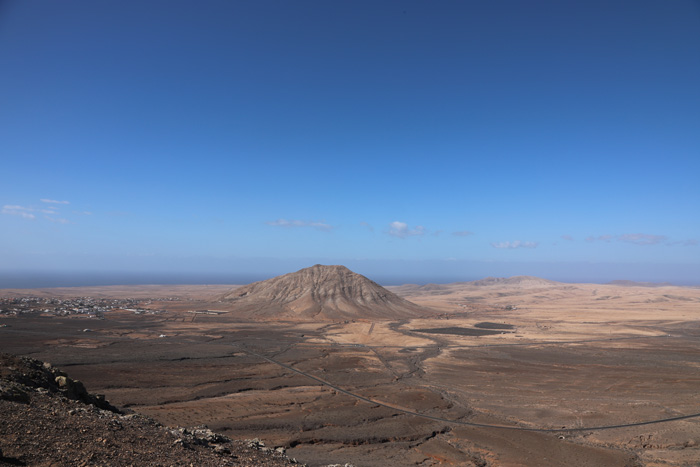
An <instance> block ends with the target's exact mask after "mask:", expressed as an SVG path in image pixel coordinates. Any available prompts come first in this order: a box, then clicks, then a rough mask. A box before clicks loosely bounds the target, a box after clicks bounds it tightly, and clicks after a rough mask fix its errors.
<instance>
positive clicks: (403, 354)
mask: <svg viewBox="0 0 700 467" xmlns="http://www.w3.org/2000/svg"><path fill="white" fill-rule="evenodd" d="M230 289H231V287H219V286H216V287H213V286H201V287H199V286H187V287H182V286H179V287H166V286H160V287H155V286H154V287H152V288H149V287H135V288H131V287H119V288H116V287H115V288H111V287H103V288H84V289H80V290H75V289H73V290H71V289H61V290H58V291H55V290H43V291H40V292H37V291H31V292H29V291H3V292H4V293H3V294H2V295H3V296H7V295H8V294H14V295H15V296H17V295H21V294H28V295H37V294H38V293H42V294H47V295H52V294H56V293H59V294H64V295H63V296H68V294H73V295H80V296H98V295H99V296H101V297H109V296H116V297H126V296H128V297H136V298H143V299H145V298H152V297H166V296H170V297H177V298H179V300H170V301H161V302H159V301H150V302H149V303H148V305H147V306H148V307H152V308H153V309H165V310H167V313H162V314H158V315H146V314H139V315H136V314H134V313H133V312H129V311H113V312H109V313H106V314H105V319H104V320H97V319H87V318H84V317H81V316H69V317H52V316H46V315H45V314H30V315H23V316H19V317H1V318H0V325H1V324H6V325H7V327H3V328H0V351H4V352H12V353H16V354H20V355H29V356H31V357H34V358H38V359H41V360H46V361H50V362H51V363H52V364H54V365H56V366H59V367H61V368H62V369H64V370H65V371H67V372H69V373H70V375H71V376H72V377H73V378H76V379H79V380H81V381H83V383H85V385H86V386H87V387H88V389H89V390H90V391H92V392H97V393H104V394H105V395H106V396H107V399H108V400H109V401H110V402H111V403H112V404H114V405H116V406H120V407H127V408H130V409H133V410H135V411H137V412H139V413H143V414H146V415H150V416H152V417H154V418H155V419H157V420H158V421H160V422H162V423H164V424H166V425H170V426H195V425H201V424H206V425H208V426H209V427H210V428H211V429H213V430H214V431H218V432H221V433H223V434H225V435H227V436H230V437H232V438H238V439H246V438H260V439H262V440H264V441H265V442H266V444H267V446H284V447H286V448H287V453H288V455H289V456H290V457H295V458H297V459H298V460H299V461H300V462H306V463H308V464H309V465H326V464H331V463H345V462H349V463H352V464H354V465H356V466H386V465H395V466H405V465H425V466H427V465H467V466H468V465H479V466H487V465H488V466H563V465H567V466H596V467H599V466H650V467H651V466H659V467H661V466H669V465H676V466H695V465H698V464H700V447H699V446H698V443H700V418H687V419H682V420H676V421H670V422H666V423H658V424H649V425H641V426H629V427H619V428H614V429H588V428H596V427H607V426H613V425H625V424H632V423H637V422H645V421H650V420H657V419H666V418H674V417H678V416H682V415H688V414H694V413H697V412H700V391H699V389H700V321H699V318H700V289H697V288H681V287H638V286H621V285H593V284H561V283H556V282H550V281H544V280H541V279H536V278H529V277H519V278H511V279H508V280H501V281H495V280H485V281H477V282H473V283H457V284H448V285H428V286H411V285H406V286H401V287H390V288H389V289H390V290H391V291H392V292H394V293H396V294H398V295H399V296H400V297H402V298H404V299H407V300H410V301H411V302H413V303H415V304H417V305H419V307H415V308H412V315H411V317H407V318H399V317H397V316H396V315H391V317H390V319H381V318H380V317H378V315H380V314H381V313H380V312H379V311H377V312H375V313H368V314H367V315H366V316H362V315H360V316H356V317H354V318H350V317H349V316H344V317H343V319H333V316H332V314H330V315H328V314H324V315H317V316H301V317H299V316H296V317H295V315H294V314H289V313H288V314H283V315H279V316H278V317H277V318H275V316H274V314H271V313H269V309H270V308H269V307H268V308H267V310H268V312H266V313H265V319H262V320H256V319H255V313H251V312H250V310H251V308H250V306H249V304H246V307H244V308H240V309H241V310H243V309H244V311H245V312H238V311H237V310H238V309H237V306H238V303H239V302H237V301H235V300H234V301H227V300H224V301H221V300H220V299H221V298H222V297H223V296H224V295H223V294H224V293H226V292H227V291H229V290H230ZM372 293H374V292H372ZM384 298H386V297H384ZM384 298H383V299H384ZM420 307H424V308H423V309H425V310H428V311H426V314H425V315H424V316H427V317H415V316H417V313H416V310H418V309H419V308H420ZM192 310H200V311H202V310H216V311H217V312H218V313H217V314H204V313H199V314H195V313H191V312H190V311H192ZM346 312H347V310H346ZM86 328H89V329H90V331H87V332H86V331H84V329H86ZM419 330H420V331H419ZM160 336H164V337H160ZM262 357H267V358H270V359H272V361H270V360H265V359H263V358H262ZM283 365H288V366H291V367H293V368H294V369H296V370H298V371H300V372H303V373H305V374H300V373H296V372H293V371H291V370H290V369H289V368H286V367H284V366H283ZM307 375H308V376H312V377H314V378H315V379H311V378H309V377H308V376H307ZM319 380H322V381H324V382H327V383H329V384H331V385H333V386H335V388H333V387H329V386H324V385H322V384H321V383H320V382H319ZM340 389H343V390H347V391H349V392H351V393H353V394H354V395H357V396H361V397H364V398H366V399H369V400H370V401H373V402H368V401H367V400H362V399H358V398H357V397H353V396H351V395H348V394H346V393H344V392H342V391H341V390H340ZM413 413H418V414H421V415H423V416H419V415H415V414H413ZM470 424H472V425H470ZM473 424H477V425H495V426H498V427H483V426H473ZM499 427H500V428H499ZM504 427H505V428H504ZM537 430H551V431H537ZM0 443H1V441H0ZM0 447H1V446H0Z"/></svg>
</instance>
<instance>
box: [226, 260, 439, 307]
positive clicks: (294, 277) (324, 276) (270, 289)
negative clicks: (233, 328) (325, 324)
mask: <svg viewBox="0 0 700 467" xmlns="http://www.w3.org/2000/svg"><path fill="white" fill-rule="evenodd" d="M220 300H221V301H222V302H224V303H225V302H229V303H230V305H232V307H233V310H234V311H236V312H237V314H239V315H244V316H247V317H251V318H258V317H260V318H270V317H282V318H291V317H297V318H322V319H401V318H411V317H417V316H426V315H432V314H434V312H433V311H432V310H430V309H427V308H423V307H421V306H418V305H416V304H415V303H411V302H409V301H407V300H404V299H403V298H401V297H399V296H397V295H395V294H394V293H392V292H389V291H388V290H386V289H385V288H384V287H382V286H380V285H379V284H377V283H375V282H373V281H371V280H369V279H367V278H366V277H364V276H362V275H360V274H356V273H354V272H352V271H351V270H349V269H348V268H346V267H345V266H323V265H320V264H317V265H315V266H312V267H310V268H305V269H301V270H299V271H297V272H293V273H290V274H285V275H283V276H278V277H274V278H272V279H269V280H266V281H261V282H255V283H253V284H249V285H247V286H244V287H240V288H237V289H234V290H232V291H230V292H228V293H225V294H224V295H222V296H221V297H220Z"/></svg>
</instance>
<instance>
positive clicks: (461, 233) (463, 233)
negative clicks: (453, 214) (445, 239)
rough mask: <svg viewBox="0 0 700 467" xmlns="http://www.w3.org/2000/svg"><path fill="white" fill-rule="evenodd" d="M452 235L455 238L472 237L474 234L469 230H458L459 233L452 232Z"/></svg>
mask: <svg viewBox="0 0 700 467" xmlns="http://www.w3.org/2000/svg"><path fill="white" fill-rule="evenodd" d="M452 235H454V236H455V237H468V236H470V235H474V232H470V231H469V230H460V231H459V232H452Z"/></svg>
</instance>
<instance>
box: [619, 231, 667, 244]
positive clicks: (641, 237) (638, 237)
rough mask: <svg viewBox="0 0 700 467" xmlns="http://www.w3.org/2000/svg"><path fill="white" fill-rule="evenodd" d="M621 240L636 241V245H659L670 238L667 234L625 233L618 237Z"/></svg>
mask: <svg viewBox="0 0 700 467" xmlns="http://www.w3.org/2000/svg"><path fill="white" fill-rule="evenodd" d="M617 239H618V240H619V241H621V242H626V243H634V244H635V245H657V244H659V243H661V242H664V241H666V240H667V239H668V237H666V236H665V235H649V234H641V233H635V234H624V235H620V236H618V237H617Z"/></svg>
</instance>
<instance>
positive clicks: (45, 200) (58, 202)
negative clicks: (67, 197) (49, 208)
mask: <svg viewBox="0 0 700 467" xmlns="http://www.w3.org/2000/svg"><path fill="white" fill-rule="evenodd" d="M39 201H41V202H42V203H49V204H70V201H58V200H55V199H47V198H42V199H40V200H39Z"/></svg>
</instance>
